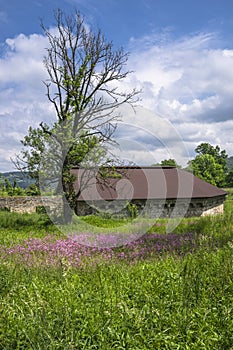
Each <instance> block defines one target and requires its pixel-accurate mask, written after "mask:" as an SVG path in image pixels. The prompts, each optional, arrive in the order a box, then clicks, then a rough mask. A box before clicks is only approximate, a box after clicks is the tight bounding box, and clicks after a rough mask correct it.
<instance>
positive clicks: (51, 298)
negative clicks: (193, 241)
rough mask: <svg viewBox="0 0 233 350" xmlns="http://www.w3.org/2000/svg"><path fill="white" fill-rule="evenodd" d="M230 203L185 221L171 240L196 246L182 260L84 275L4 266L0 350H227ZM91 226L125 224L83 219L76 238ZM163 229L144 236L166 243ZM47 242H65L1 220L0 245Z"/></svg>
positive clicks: (119, 265)
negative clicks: (184, 237)
mask: <svg viewBox="0 0 233 350" xmlns="http://www.w3.org/2000/svg"><path fill="white" fill-rule="evenodd" d="M232 196H233V192H231V194H230V195H229V196H228V199H227V201H226V204H225V213H224V215H218V216H216V217H203V218H188V219H183V220H182V222H181V223H180V224H179V225H178V227H177V228H176V232H177V233H185V232H195V233H196V235H197V237H198V240H199V242H200V245H199V248H198V249H197V250H195V251H193V252H189V253H187V254H184V255H179V256H176V255H171V254H168V253H167V254H165V255H161V256H158V257H156V258H153V259H144V260H143V259H141V260H139V261H136V262H135V261H134V262H133V263H130V262H129V261H127V262H126V261H113V262H112V263H109V262H108V263H106V262H105V261H103V260H102V261H101V260H100V261H99V263H98V264H95V265H92V264H91V261H90V264H87V265H85V267H84V266H83V267H80V268H71V267H70V266H68V265H66V264H64V263H63V262H62V261H61V263H60V265H58V266H56V267H50V268H49V267H48V266H47V267H43V266H37V267H35V266H34V267H33V266H31V267H28V266H25V265H19V264H18V263H17V261H15V263H14V261H12V260H11V261H10V262H9V261H8V260H7V259H6V260H3V261H2V264H1V265H0V309H1V310H0V311H1V313H0V350H13V349H20V350H21V349H27V350H29V349H30V350H31V349H32V350H34V349H35V350H39V349H40V350H58V349H59V350H80V349H100V350H109V349H119V350H121V349H127V350H139V349H142V350H147V349H153V350H154V349H156V350H157V349H161V350H164V349H174V350H175V349H176V350H178V349H181V350H183V349H184V350H189V349H190V350H199V349H203V350H230V349H233V298H232V295H233V217H232V216H233V201H232ZM88 220H89V224H91V225H92V226H93V227H96V230H100V232H101V230H103V229H106V230H107V229H109V231H114V230H116V229H117V228H118V226H119V225H120V224H121V226H123V227H124V225H126V226H127V223H128V221H127V220H125V221H123V222H122V221H119V220H113V219H111V220H109V221H108V220H107V219H103V218H98V217H89V218H85V219H83V218H82V219H81V221H80V230H82V228H83V226H82V225H83V223H85V222H87V221H88ZM166 223H167V221H166V220H164V219H163V220H158V221H156V223H155V225H154V226H152V225H151V226H152V227H151V229H150V232H159V233H160V234H164V232H165V230H166ZM47 233H53V234H54V235H56V236H57V237H60V236H61V235H62V234H61V233H59V230H58V228H56V227H54V226H53V225H51V223H50V222H49V221H48V219H47V218H46V216H44V215H38V214H35V215H29V214H28V215H19V214H13V213H0V242H1V244H2V245H8V246H9V245H13V244H14V243H16V242H20V240H22V239H26V238H28V237H31V236H33V237H38V238H42V237H44V236H45V235H46V234H47ZM63 236H64V234H63ZM206 241H208V242H209V244H208V246H206V244H205V242H206ZM202 242H203V245H202V244H201V243H202Z"/></svg>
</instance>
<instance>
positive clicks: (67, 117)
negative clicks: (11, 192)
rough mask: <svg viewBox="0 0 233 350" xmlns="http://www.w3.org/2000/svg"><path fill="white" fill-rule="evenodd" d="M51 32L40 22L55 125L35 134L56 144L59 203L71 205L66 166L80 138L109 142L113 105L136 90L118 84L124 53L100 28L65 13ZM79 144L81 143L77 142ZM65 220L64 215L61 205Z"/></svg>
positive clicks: (115, 114)
mask: <svg viewBox="0 0 233 350" xmlns="http://www.w3.org/2000/svg"><path fill="white" fill-rule="evenodd" d="M55 20H56V28H55V29H54V28H53V29H52V30H51V29H49V28H47V27H46V26H45V25H44V23H43V22H42V23H41V26H42V29H43V31H44V34H45V36H47V38H48V42H49V46H48V48H47V49H46V50H47V54H46V56H45V58H44V65H45V68H46V70H47V73H48V79H47V80H46V81H45V82H44V83H45V86H46V89H47V97H48V100H49V101H50V102H51V104H52V105H53V107H54V109H55V112H56V116H57V122H56V123H54V125H53V126H52V127H51V128H50V127H48V125H46V124H44V123H43V122H41V123H40V128H41V131H42V132H43V133H44V134H45V135H48V136H50V138H51V139H53V140H54V142H55V143H56V144H57V145H59V147H60V150H61V163H62V174H61V179H62V186H63V190H64V199H65V200H64V203H69V204H70V203H72V201H73V200H74V196H75V194H74V193H73V181H74V179H73V177H72V176H71V175H70V170H71V168H72V166H74V165H75V166H77V165H79V162H80V157H77V159H78V158H79V161H75V160H74V158H75V157H76V156H78V154H77V153H78V152H80V147H78V144H79V143H80V140H81V138H85V140H88V138H93V137H94V138H95V141H96V143H98V145H103V144H105V143H106V142H109V141H111V140H112V135H113V133H114V131H115V129H116V122H117V120H118V118H119V114H118V111H117V109H118V107H119V106H120V105H122V104H123V103H129V104H133V103H134V102H135V100H136V95H137V94H138V91H136V90H135V89H133V90H132V91H130V92H129V91H123V90H122V89H121V86H120V82H121V81H122V80H123V79H125V78H126V77H127V76H128V74H129V73H130V71H128V70H127V69H126V64H127V60H128V56H129V55H128V53H125V52H124V50H123V49H119V50H114V48H113V43H112V42H108V41H106V39H105V37H104V36H103V34H102V33H101V31H100V30H98V31H94V30H92V29H91V28H89V27H88V26H87V25H86V23H85V22H84V18H83V17H82V15H81V14H80V13H79V12H78V11H76V12H75V13H74V14H72V15H66V14H65V13H64V12H63V11H62V10H60V9H59V10H57V11H56V12H55ZM82 142H83V140H82ZM64 217H65V221H69V219H70V214H69V208H68V207H67V204H64Z"/></svg>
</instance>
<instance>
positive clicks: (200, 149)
mask: <svg viewBox="0 0 233 350" xmlns="http://www.w3.org/2000/svg"><path fill="white" fill-rule="evenodd" d="M195 152H196V153H198V154H200V155H205V154H209V155H211V156H212V157H214V159H215V161H216V163H217V164H220V165H221V166H222V167H223V170H224V171H226V160H227V153H226V151H225V150H222V151H221V149H220V147H219V146H216V147H214V146H212V145H210V144H209V143H205V142H204V143H201V144H200V145H198V146H197V147H196V149H195Z"/></svg>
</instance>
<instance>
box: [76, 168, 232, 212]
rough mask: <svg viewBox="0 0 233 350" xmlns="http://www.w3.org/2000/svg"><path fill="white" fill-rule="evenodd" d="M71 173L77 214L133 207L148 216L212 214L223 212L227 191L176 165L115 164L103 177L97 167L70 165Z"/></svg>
mask: <svg viewBox="0 0 233 350" xmlns="http://www.w3.org/2000/svg"><path fill="white" fill-rule="evenodd" d="M72 173H73V174H74V175H75V176H76V181H75V183H74V187H75V191H76V193H79V196H78V201H77V214H78V215H88V214H94V213H96V212H104V213H110V214H116V215H128V214H129V213H130V209H132V208H133V207H134V208H135V207H137V211H138V213H140V214H141V215H145V216H147V217H181V216H182V217H190V216H203V215H214V214H218V213H222V212H223V209H224V206H223V204H224V200H225V198H226V195H227V193H226V192H225V191H224V190H222V189H219V188H217V187H215V186H213V185H211V184H209V183H207V182H205V181H203V180H200V179H199V178H197V177H195V176H194V175H193V174H192V173H190V172H187V171H185V170H181V169H178V168H175V167H139V166H129V167H116V168H115V170H114V171H112V173H111V171H110V173H109V174H108V175H107V176H105V179H104V180H103V179H102V178H100V177H99V175H98V171H96V172H95V173H94V172H93V171H92V172H91V170H89V171H87V170H84V169H80V168H73V169H72ZM80 179H81V180H80Z"/></svg>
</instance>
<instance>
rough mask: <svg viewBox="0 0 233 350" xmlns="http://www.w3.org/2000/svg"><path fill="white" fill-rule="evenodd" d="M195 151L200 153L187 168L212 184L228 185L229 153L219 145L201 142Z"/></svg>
mask: <svg viewBox="0 0 233 350" xmlns="http://www.w3.org/2000/svg"><path fill="white" fill-rule="evenodd" d="M195 151H196V152H197V153H198V155H197V156H196V157H195V159H193V160H191V161H190V162H189V165H188V168H187V170H189V171H192V172H193V174H194V175H195V176H197V177H199V178H200V179H202V180H205V181H207V182H209V183H211V184H212V185H215V186H219V187H224V186H225V185H226V172H227V167H226V159H227V153H226V151H225V150H222V151H221V149H220V147H219V146H216V147H214V146H212V145H210V144H209V143H201V144H200V145H199V146H197V148H196V149H195Z"/></svg>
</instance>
